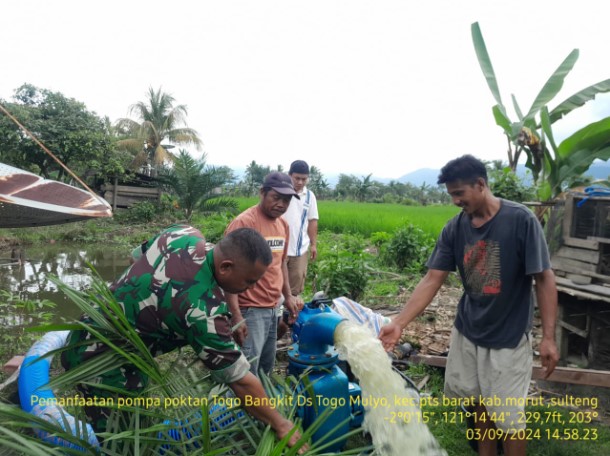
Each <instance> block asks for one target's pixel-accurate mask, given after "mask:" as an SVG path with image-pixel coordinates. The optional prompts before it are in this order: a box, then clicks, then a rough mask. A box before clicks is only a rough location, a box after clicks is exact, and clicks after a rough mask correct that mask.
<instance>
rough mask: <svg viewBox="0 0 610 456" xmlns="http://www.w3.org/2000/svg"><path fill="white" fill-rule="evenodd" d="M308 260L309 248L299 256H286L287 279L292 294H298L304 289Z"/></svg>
mask: <svg viewBox="0 0 610 456" xmlns="http://www.w3.org/2000/svg"><path fill="white" fill-rule="evenodd" d="M308 261H309V250H308V251H307V252H305V253H304V254H303V255H301V256H289V257H288V263H287V265H288V281H289V282H290V292H291V293H292V295H293V296H297V295H300V294H301V293H303V290H304V289H305V277H307V263H308Z"/></svg>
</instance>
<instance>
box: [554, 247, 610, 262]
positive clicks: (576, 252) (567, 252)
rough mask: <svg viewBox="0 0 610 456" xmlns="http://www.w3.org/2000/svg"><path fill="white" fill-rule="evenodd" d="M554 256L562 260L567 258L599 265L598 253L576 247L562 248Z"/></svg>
mask: <svg viewBox="0 0 610 456" xmlns="http://www.w3.org/2000/svg"><path fill="white" fill-rule="evenodd" d="M555 255H557V256H560V257H562V258H569V259H573V260H578V261H584V262H585V263H593V264H595V265H597V264H598V263H599V256H600V252H599V251H595V250H586V249H579V248H577V247H566V246H563V247H560V248H559V250H558V251H557V253H556V254H555Z"/></svg>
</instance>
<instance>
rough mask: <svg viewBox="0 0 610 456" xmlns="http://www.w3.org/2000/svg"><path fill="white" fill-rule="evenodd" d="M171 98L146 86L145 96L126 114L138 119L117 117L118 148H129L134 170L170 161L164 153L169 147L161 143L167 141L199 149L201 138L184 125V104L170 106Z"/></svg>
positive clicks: (169, 155)
mask: <svg viewBox="0 0 610 456" xmlns="http://www.w3.org/2000/svg"><path fill="white" fill-rule="evenodd" d="M175 101H176V100H175V98H174V97H173V96H171V95H170V94H168V93H165V92H162V91H161V88H159V89H158V90H156V91H155V90H154V89H153V88H152V87H150V88H149V89H148V99H147V100H146V101H140V102H138V103H136V104H134V105H132V106H130V108H129V114H130V115H133V116H135V117H137V118H138V119H139V121H140V122H138V121H135V120H132V119H127V118H122V119H119V120H117V123H116V124H117V128H118V129H119V131H120V132H121V133H122V135H123V136H124V138H125V139H122V140H120V141H119V142H118V145H119V147H122V148H124V149H128V150H130V151H131V152H132V153H133V154H134V155H135V157H134V159H133V162H132V167H133V168H135V169H138V168H139V167H140V166H142V165H145V164H150V165H155V166H159V165H162V164H163V163H165V162H168V161H173V155H172V154H171V153H170V152H168V149H170V148H171V147H173V146H170V145H167V144H161V143H162V141H164V140H168V141H169V142H171V143H175V144H178V145H194V146H195V147H196V148H197V150H200V149H201V146H202V141H201V139H200V138H199V134H198V133H197V131H196V130H193V129H192V128H188V127H187V126H186V116H187V109H186V105H177V106H174V102H175Z"/></svg>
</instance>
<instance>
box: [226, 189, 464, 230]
mask: <svg viewBox="0 0 610 456" xmlns="http://www.w3.org/2000/svg"><path fill="white" fill-rule="evenodd" d="M237 200H238V203H239V210H240V211H242V210H244V209H246V208H248V207H250V206H253V205H255V204H256V203H257V202H258V198H237ZM458 211H459V209H458V208H457V207H455V206H405V205H402V204H388V203H381V204H374V203H358V202H353V201H326V200H324V201H318V212H319V213H320V221H319V225H318V229H319V230H329V231H332V232H334V233H352V234H356V233H358V234H361V235H363V236H366V237H369V236H371V235H372V234H373V233H376V232H387V233H392V232H394V231H396V229H398V228H400V227H402V226H405V225H408V224H409V223H411V224H413V225H416V226H418V227H419V228H421V229H422V230H423V231H424V232H426V233H429V234H430V235H432V236H433V237H437V236H438V235H439V234H440V232H441V230H442V228H443V226H444V225H445V223H447V221H448V220H449V219H450V218H451V217H453V216H454V215H456V214H457V213H458Z"/></svg>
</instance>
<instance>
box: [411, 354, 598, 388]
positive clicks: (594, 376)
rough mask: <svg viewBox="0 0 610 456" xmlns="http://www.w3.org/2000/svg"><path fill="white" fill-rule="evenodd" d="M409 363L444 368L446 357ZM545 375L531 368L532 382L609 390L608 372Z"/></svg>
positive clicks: (417, 357)
mask: <svg viewBox="0 0 610 456" xmlns="http://www.w3.org/2000/svg"><path fill="white" fill-rule="evenodd" d="M409 361H410V362H413V363H415V364H422V363H423V364H427V365H428V366H435V367H445V366H446V364H447V358H446V357H444V356H432V355H413V356H410V357H409ZM545 375H546V372H545V371H544V369H543V368H542V366H539V365H536V364H535V365H534V366H533V367H532V379H534V380H544V381H547V382H556V383H570V384H573V385H588V386H601V387H604V388H610V372H608V371H600V370H592V369H578V368H574V367H556V368H555V370H554V371H553V373H552V374H551V375H550V376H549V378H544V377H545Z"/></svg>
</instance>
